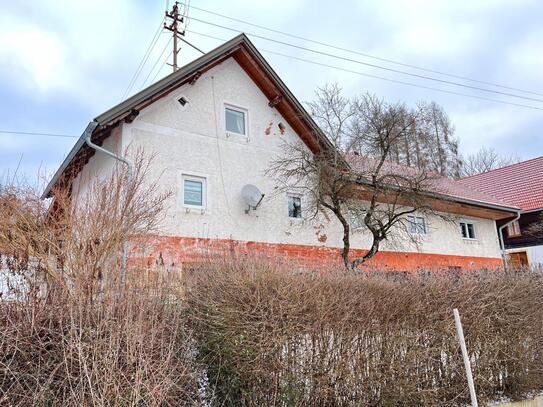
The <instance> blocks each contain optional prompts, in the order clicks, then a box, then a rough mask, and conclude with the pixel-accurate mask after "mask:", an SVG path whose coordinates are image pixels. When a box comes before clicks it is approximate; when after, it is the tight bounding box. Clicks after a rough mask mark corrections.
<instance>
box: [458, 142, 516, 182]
mask: <svg viewBox="0 0 543 407" xmlns="http://www.w3.org/2000/svg"><path fill="white" fill-rule="evenodd" d="M519 161H520V159H519V158H518V157H516V156H513V155H511V156H503V155H500V154H499V153H498V152H497V151H496V150H495V149H494V148H492V147H481V149H480V150H479V151H477V152H476V153H473V154H469V155H468V156H466V157H465V158H464V160H463V162H462V169H461V176H462V177H469V176H471V175H476V174H481V173H483V172H487V171H490V170H494V169H496V168H501V167H506V166H508V165H511V164H515V163H518V162H519Z"/></svg>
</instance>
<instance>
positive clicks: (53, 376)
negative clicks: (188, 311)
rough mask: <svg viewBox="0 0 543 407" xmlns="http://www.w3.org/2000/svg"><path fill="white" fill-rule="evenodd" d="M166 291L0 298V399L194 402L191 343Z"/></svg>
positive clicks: (13, 402)
mask: <svg viewBox="0 0 543 407" xmlns="http://www.w3.org/2000/svg"><path fill="white" fill-rule="evenodd" d="M165 294H166V292H165V291H164V292H160V290H158V291H157V290H153V291H152V294H151V291H149V290H147V289H142V290H137V291H131V290H128V291H127V292H126V293H124V294H123V295H120V294H119V292H116V294H115V295H113V296H108V298H101V300H100V301H95V302H93V301H88V300H87V299H86V298H81V297H76V298H73V297H69V296H66V295H65V292H55V293H52V292H49V293H48V295H47V298H46V299H38V298H34V299H30V298H29V299H28V300H25V301H23V302H21V301H1V300H0V405H7V406H63V407H68V406H91V405H92V406H177V405H193V403H194V404H196V402H197V397H198V396H197V388H196V383H197V381H196V370H195V368H194V364H193V353H194V350H193V347H192V342H191V340H190V337H189V336H188V335H187V331H186V329H185V327H184V324H183V315H182V313H181V310H180V309H179V307H178V306H177V305H175V304H171V303H170V299H169V296H166V295H165Z"/></svg>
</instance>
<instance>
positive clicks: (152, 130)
mask: <svg viewBox="0 0 543 407" xmlns="http://www.w3.org/2000/svg"><path fill="white" fill-rule="evenodd" d="M181 96H184V97H185V98H186V99H187V100H188V103H187V104H186V105H185V107H182V106H181V105H180V104H179V103H178V102H177V100H178V99H179V98H180V97H181ZM225 104H231V105H234V106H238V107H242V108H245V109H247V111H248V128H249V134H248V137H242V136H236V135H232V136H230V137H227V134H226V131H225V124H224V121H225V120H224V105H225ZM279 122H281V123H283V124H284V125H285V126H286V131H285V132H284V134H281V132H280V131H279V128H278V123H279ZM267 128H269V131H266V129H267ZM122 129H123V130H122V131H123V146H130V149H135V148H141V147H142V148H144V149H145V151H146V152H147V154H149V155H153V156H154V157H155V158H154V163H153V166H152V171H151V174H150V177H149V179H148V181H149V182H152V183H156V184H157V185H159V186H160V187H162V188H164V189H167V190H171V191H173V198H172V199H171V201H170V202H169V205H168V211H167V216H166V218H165V221H164V224H163V228H162V229H163V234H164V235H169V236H186V237H194V238H211V239H233V240H242V241H258V242H265V243H287V244H301V245H316V246H323V247H341V228H340V227H339V225H338V224H337V222H335V221H334V220H333V217H331V219H325V218H324V217H322V218H321V219H319V220H318V221H313V222H310V221H301V222H300V221H297V220H292V219H290V218H289V217H288V211H287V201H286V196H285V195H284V194H279V195H277V194H275V193H274V191H275V188H274V187H275V185H274V183H273V181H272V180H271V179H270V178H269V177H267V176H266V175H265V170H266V168H267V167H268V164H269V162H270V160H272V159H273V158H274V157H276V155H277V154H280V152H281V148H282V146H283V144H284V142H285V141H288V142H295V141H298V138H297V136H296V134H295V133H294V132H293V130H292V129H291V128H290V127H289V126H288V124H287V122H286V120H284V118H283V117H281V115H280V114H279V113H278V112H277V111H276V110H275V109H273V108H270V107H269V106H268V100H267V99H266V97H265V96H264V95H263V94H262V92H261V91H260V90H259V89H258V87H257V86H256V85H255V84H254V83H253V82H252V81H251V79H250V78H249V77H248V76H247V75H246V73H245V72H244V71H243V70H242V69H241V67H239V66H238V65H237V63H236V62H235V61H234V60H233V59H229V60H227V61H225V62H223V63H222V64H220V65H218V66H216V67H214V68H213V69H211V70H210V71H208V72H207V73H205V74H204V75H202V77H201V78H200V79H199V80H198V81H197V82H196V84H194V85H189V84H187V85H185V86H183V87H181V88H179V89H178V90H176V91H174V92H172V93H171V94H170V95H168V96H167V97H165V98H162V99H160V100H159V101H157V102H155V103H154V104H152V105H151V106H149V107H148V108H146V109H145V110H143V111H142V112H141V113H140V114H139V116H138V117H137V118H136V120H135V121H134V122H133V123H131V124H124V125H123V128H122ZM267 133H269V134H267ZM183 174H188V175H196V176H202V177H205V178H206V182H207V187H206V193H207V196H206V198H207V205H206V209H205V211H204V212H202V211H199V210H194V209H191V210H188V209H187V208H184V207H183V204H182V191H181V188H182V175H183ZM248 183H251V184H254V185H256V186H258V187H259V188H260V189H261V191H262V192H263V193H265V194H266V197H265V198H264V200H263V202H262V204H261V206H260V207H259V208H258V210H257V211H252V212H251V213H250V214H245V212H244V210H245V208H246V205H245V204H244V202H243V200H242V198H241V195H240V191H241V188H242V187H243V186H244V185H245V184H248ZM471 220H473V221H474V222H475V223H476V229H477V235H478V239H477V240H476V241H467V240H465V239H462V237H461V235H460V232H459V228H458V225H457V224H451V223H447V222H445V221H443V220H441V219H439V218H437V217H436V218H431V219H427V223H428V227H429V233H428V235H427V236H425V237H424V238H422V239H421V241H420V244H419V245H418V247H417V246H415V245H413V244H411V243H405V242H404V243H398V242H395V243H394V244H388V243H385V244H384V245H383V247H382V248H383V250H401V251H407V252H416V251H419V250H420V251H421V252H423V253H440V254H450V255H462V256H480V257H499V256H500V252H499V247H498V241H497V236H496V233H495V225H494V221H492V220H486V219H471ZM369 241H370V240H369V236H368V234H365V233H355V234H354V235H353V246H354V247H355V248H367V247H368V246H369Z"/></svg>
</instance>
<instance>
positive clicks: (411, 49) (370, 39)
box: [0, 0, 543, 176]
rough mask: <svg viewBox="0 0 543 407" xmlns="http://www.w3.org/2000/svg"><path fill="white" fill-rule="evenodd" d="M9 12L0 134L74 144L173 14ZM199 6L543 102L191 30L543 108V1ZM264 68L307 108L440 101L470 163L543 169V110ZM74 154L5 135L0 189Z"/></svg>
mask: <svg viewBox="0 0 543 407" xmlns="http://www.w3.org/2000/svg"><path fill="white" fill-rule="evenodd" d="M171 3H172V1H171V0H170V6H171ZM0 4H1V6H0V7H1V13H0V107H1V108H0V130H16V131H28V132H46V133H61V134H67V135H74V136H79V135H80V134H81V132H82V131H83V130H84V128H85V126H86V124H87V123H88V122H89V121H90V120H92V119H93V118H94V117H95V116H97V115H98V114H100V113H101V112H103V111H105V110H106V109H108V108H110V107H112V106H113V105H115V104H116V103H118V102H120V100H121V98H122V96H123V93H124V92H125V90H126V89H127V87H128V85H129V82H130V79H131V78H132V76H133V74H134V72H135V71H136V68H137V67H138V64H139V63H140V61H141V59H142V57H143V55H144V53H145V50H146V48H147V47H148V45H149V43H150V42H151V39H152V38H153V35H154V34H155V32H156V31H157V28H158V26H159V23H160V22H161V20H162V18H163V14H164V10H165V8H166V1H165V0H155V1H138V0H114V1H112V0H93V1H79V0H71V1H68V0H66V1H64V0H41V1H37V2H13V1H9V0H0ZM191 5H192V6H194V7H199V8H203V9H206V10H212V11H214V12H216V13H221V14H225V15H228V16H231V17H236V18H238V19H241V20H246V21H251V22H252V23H254V24H259V25H263V26H266V27H270V28H273V29H277V30H281V31H285V32H289V33H291V34H295V35H299V36H303V37H308V38H311V39H313V40H317V41H321V42H326V43H331V44H335V45H338V46H341V47H343V48H347V49H352V50H356V51H359V52H363V53H366V54H370V55H373V56H377V57H381V58H386V59H390V60H394V61H399V62H402V63H406V64H411V65H416V66H420V67H423V68H426V69H431V70H435V71H441V72H447V73H450V74H454V75H458V76H463V77H469V78H472V79H477V80H481V81H486V82H492V83H496V84H499V85H503V86H509V87H513V88H518V89H522V90H527V91H532V92H535V93H539V94H541V95H537V94H529V93H521V92H519V91H516V90H507V89H504V88H498V87H493V86H490V85H482V84H480V83H475V82H466V81H462V80H460V79H454V78H451V77H447V76H439V75H438V74H434V73H428V72H423V71H420V70H418V71H417V70H414V69H410V68H406V67H402V66H399V65H394V64H390V63H386V62H382V61H378V60H375V59H371V58H367V57H362V56H360V55H355V54H352V53H346V52H340V51H337V50H333V49H330V48H325V47H322V46H319V45H315V44H311V43H306V42H303V41H301V40H296V39H293V38H289V37H285V36H282V35H280V34H274V33H270V32H266V31H263V30H261V29H258V28H255V27H251V26H247V25H243V24H242V23H239V22H233V21H229V20H227V19H223V18H220V17H218V16H214V15H211V14H208V13H205V12H202V11H199V10H196V9H189V17H190V16H192V17H194V18H198V19H203V20H206V21H209V22H213V23H216V24H220V25H225V26H228V27H231V28H233V29H236V30H240V31H246V32H249V33H255V34H259V35H262V36H266V37H271V38H275V39H277V40H281V41H284V42H289V43H294V44H297V45H301V46H305V47H309V48H313V49H318V50H321V51H324V52H329V53H334V54H337V55H340V56H343V57H346V58H351V59H356V60H359V61H362V62H366V63H373V64H378V65H381V66H383V67H389V68H394V69H400V70H405V71H409V72H412V73H415V74H421V75H427V76H433V77H436V78H439V79H443V80H450V81H455V82H462V83H464V84H467V85H470V86H479V87H484V88H488V89H492V90H497V91H501V92H507V93H516V94H518V95H522V96H524V97H529V98H535V99H542V100H543V83H542V81H541V79H542V77H543V45H542V44H543V25H542V24H541V21H543V3H542V2H541V1H540V0H509V1H506V0H491V1H485V0H477V1H473V0H471V1H459V0H454V1H440V0H428V1H417V0H405V1H400V0H381V1H373V0H366V1H342V2H339V1H336V2H330V1H315V0H313V1H311V0H288V1H278V0H265V1H259V0H252V1H244V0H230V1H218V0H192V3H191ZM189 21H190V22H189V25H188V30H189V31H190V32H188V33H187V37H186V38H187V39H188V40H189V41H191V42H192V43H193V44H195V45H196V46H197V47H199V48H201V49H203V50H204V51H209V50H211V49H213V48H214V47H216V46H218V45H220V41H218V40H214V39H210V38H205V37H202V36H201V35H198V34H196V33H194V32H197V33H204V34H208V35H212V36H215V37H219V38H223V39H229V38H231V37H233V36H235V35H236V32H234V31H227V30H224V29H221V28H217V27H213V26H210V25H207V24H204V23H201V22H197V21H195V20H189ZM168 38H169V37H168V33H163V34H160V38H159V40H158V41H157V43H156V45H155V47H154V48H153V52H152V53H151V55H150V57H149V59H148V61H147V63H146V64H145V65H144V68H143V70H142V73H141V74H140V75H139V77H138V79H137V81H136V83H135V86H134V88H133V92H134V91H138V90H140V89H142V88H143V87H144V86H147V85H149V84H150V83H151V81H152V79H153V78H155V77H156V80H158V79H159V78H161V77H163V76H165V75H167V74H168V73H170V71H171V68H170V67H168V66H165V65H164V64H163V61H164V60H165V57H166V56H167V53H168V51H166V52H165V53H164V54H162V56H161V52H162V51H163V50H164V49H165V47H166V45H167V41H168ZM252 39H253V41H254V43H255V44H256V46H257V47H258V48H259V49H266V50H272V51H276V52H281V53H283V54H288V55H293V56H296V57H299V58H304V59H308V60H312V61H316V62H319V63H324V64H329V65H334V66H338V67H342V68H344V69H348V70H352V71H358V72H362V73H366V74H371V75H378V76H382V77H386V78H390V79H394V80H400V81H404V82H411V83H417V84H420V85H424V86H429V87H434V88H440V89H445V90H449V91H453V92H459V93H466V94H471V95H476V96H480V97H486V98H491V99H499V100H504V101H509V102H513V103H519V104H525V105H531V106H536V107H538V108H540V109H543V103H542V102H538V101H534V100H525V99H520V98H513V97H506V96H503V95H498V94H492V93H484V92H479V91H475V90H473V89H467V88H461V87H456V86H451V85H447V84H444V83H436V82H431V81H428V80H423V79H421V78H414V77H409V76H405V75H401V74H398V73H394V72H390V71H385V70H380V69H377V68H372V67H368V66H365V65H362V64H359V63H355V62H347V61H342V60H337V59H334V58H330V57H326V56H323V55H317V54H314V53H311V52H308V51H302V50H300V49H294V48H290V47H287V46H284V45H279V44H274V43H271V42H269V41H265V40H262V39H257V38H252ZM166 49H168V50H169V48H166ZM198 55H199V53H198V52H196V51H194V50H192V49H191V48H189V47H182V49H181V52H180V59H181V62H182V63H183V64H184V63H187V62H189V61H190V60H192V59H194V58H196V57H197V56H198ZM264 56H265V57H266V59H267V60H268V61H269V62H270V64H271V65H272V66H273V67H274V69H275V70H276V71H277V73H278V74H279V75H280V76H281V78H282V79H283V80H284V81H285V83H286V84H287V86H289V87H290V89H291V90H292V91H293V93H294V94H295V95H296V96H297V97H298V98H299V99H300V100H301V101H309V100H311V99H312V97H313V94H314V90H315V88H316V87H318V86H321V85H323V84H325V83H327V82H338V83H340V84H341V85H342V86H343V88H344V89H345V92H346V93H347V94H349V95H354V94H357V93H361V92H366V91H369V92H372V93H375V94H377V95H379V96H381V97H383V98H385V99H387V100H390V101H403V102H405V103H407V104H410V105H414V104H415V103H416V102H417V101H419V100H434V101H436V102H437V103H439V104H441V105H442V106H444V108H445V110H446V111H447V112H448V114H449V116H450V117H451V119H452V122H453V123H454V125H455V127H456V135H457V136H458V137H459V139H460V146H461V151H462V152H463V153H469V152H472V151H475V150H477V149H478V148H480V147H481V146H483V145H486V146H493V147H494V148H496V149H497V150H498V151H499V152H501V153H503V154H507V155H508V154H514V155H518V156H520V157H521V158H523V159H528V158H532V157H535V156H539V155H543V137H542V136H543V134H542V132H541V127H542V125H543V110H534V109H528V108H523V107H517V106H511V105H505V104H501V103H496V102H491V101H486V100H479V99H473V98H469V97H464V96H457V95H450V94H445V93H440V92H436V91H433V90H428V89H419V88H414V87H410V86H405V85H401V84H397V83H390V82H385V81H382V80H378V79H372V78H368V77H364V76H361V75H358V74H354V73H348V72H344V71H339V70H337V69H333V68H326V67H322V66H317V65H311V64H308V63H304V62H300V61H297V60H294V59H289V58H285V57H282V56H278V55H273V54H269V53H265V52H264ZM159 57H160V58H159ZM155 63H156V65H155ZM153 66H155V69H154V70H152V68H153ZM146 78H147V82H145V79H146ZM75 140H76V139H71V138H54V137H39V136H29V135H6V134H0V175H4V176H5V175H6V173H7V171H8V170H9V171H13V170H14V168H16V167H17V164H18V162H19V161H20V162H21V165H20V169H19V172H20V173H26V174H29V176H34V174H36V172H37V171H38V169H40V168H41V170H42V171H48V172H50V171H53V170H55V169H56V168H57V167H58V165H59V164H60V163H61V162H62V160H63V158H64V157H65V156H66V154H67V153H68V151H69V150H70V148H71V147H72V145H73V144H74V143H75Z"/></svg>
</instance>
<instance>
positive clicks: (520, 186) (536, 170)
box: [459, 156, 543, 211]
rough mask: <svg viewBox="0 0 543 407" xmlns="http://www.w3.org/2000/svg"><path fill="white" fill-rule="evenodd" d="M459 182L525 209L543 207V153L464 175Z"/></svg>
mask: <svg viewBox="0 0 543 407" xmlns="http://www.w3.org/2000/svg"><path fill="white" fill-rule="evenodd" d="M459 182H460V183H462V184H464V185H467V186H469V187H471V188H473V189H476V190H478V191H481V192H483V193H486V194H488V195H492V196H495V197H496V198H499V199H500V200H502V201H504V202H507V203H508V204H509V205H513V206H518V207H519V208H521V209H522V210H524V211H530V210H535V209H541V208H543V156H542V157H537V158H533V159H531V160H527V161H522V162H520V163H516V164H512V165H508V166H507V167H503V168H498V169H495V170H491V171H488V172H484V173H482V174H476V175H472V176H471V177H466V178H462V179H461V180H459Z"/></svg>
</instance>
